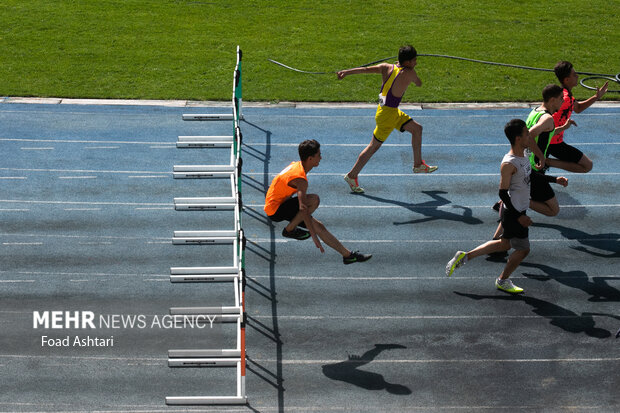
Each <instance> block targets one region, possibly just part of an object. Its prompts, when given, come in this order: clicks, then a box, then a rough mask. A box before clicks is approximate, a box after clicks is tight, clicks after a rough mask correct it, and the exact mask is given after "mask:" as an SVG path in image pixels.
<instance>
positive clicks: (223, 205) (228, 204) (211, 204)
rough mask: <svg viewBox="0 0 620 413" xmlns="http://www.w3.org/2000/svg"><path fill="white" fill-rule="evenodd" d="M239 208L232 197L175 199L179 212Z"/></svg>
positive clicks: (175, 205) (175, 206)
mask: <svg viewBox="0 0 620 413" xmlns="http://www.w3.org/2000/svg"><path fill="white" fill-rule="evenodd" d="M236 207H237V200H236V199H235V197H232V196H225V197H207V198H201V197H195V198H174V209H176V210H177V211H215V210H219V211H231V210H234V209H235V208H236Z"/></svg>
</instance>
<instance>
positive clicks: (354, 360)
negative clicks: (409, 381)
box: [323, 344, 411, 395]
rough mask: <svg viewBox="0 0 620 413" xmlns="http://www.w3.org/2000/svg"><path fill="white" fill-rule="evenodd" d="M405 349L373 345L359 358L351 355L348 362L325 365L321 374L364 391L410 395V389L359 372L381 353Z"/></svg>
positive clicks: (379, 377)
mask: <svg viewBox="0 0 620 413" xmlns="http://www.w3.org/2000/svg"><path fill="white" fill-rule="evenodd" d="M399 348H407V347H405V346H401V345H399V344H375V347H374V348H373V349H371V350H368V351H367V352H365V353H364V354H362V355H361V356H356V355H351V356H349V359H348V360H345V361H343V362H340V363H335V364H325V365H324V366H323V374H325V375H326V376H327V377H328V378H330V379H332V380H339V381H344V382H346V383H351V384H353V385H355V386H358V387H361V388H364V389H366V390H386V391H387V392H388V393H391V394H398V395H406V394H411V389H409V388H408V387H406V386H403V385H402V384H395V383H388V382H387V381H385V378H384V377H383V375H381V374H379V373H372V372H370V371H365V370H359V368H360V367H361V366H363V365H365V364H368V363H370V362H371V361H373V360H374V359H375V358H376V357H377V356H378V355H379V354H380V353H381V352H382V351H384V350H392V349H399Z"/></svg>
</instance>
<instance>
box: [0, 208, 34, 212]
mask: <svg viewBox="0 0 620 413" xmlns="http://www.w3.org/2000/svg"><path fill="white" fill-rule="evenodd" d="M28 211H30V210H29V209H23V208H22V209H19V208H0V212H28Z"/></svg>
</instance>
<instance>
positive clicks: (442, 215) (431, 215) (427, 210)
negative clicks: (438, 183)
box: [359, 191, 482, 225]
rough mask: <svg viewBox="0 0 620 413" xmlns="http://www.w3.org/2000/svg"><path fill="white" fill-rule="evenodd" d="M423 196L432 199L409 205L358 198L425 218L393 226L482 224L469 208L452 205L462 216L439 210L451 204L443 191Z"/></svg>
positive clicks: (392, 201)
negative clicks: (434, 222) (394, 207)
mask: <svg viewBox="0 0 620 413" xmlns="http://www.w3.org/2000/svg"><path fill="white" fill-rule="evenodd" d="M422 193H423V194H425V195H428V196H430V197H431V198H433V200H431V201H426V202H422V203H419V204H409V203H407V202H401V201H396V200H394V199H386V198H380V197H377V196H373V195H367V194H360V195H359V196H363V197H365V198H368V199H372V200H373V201H377V202H381V203H385V204H392V205H398V206H401V207H403V208H405V209H408V210H409V211H411V212H415V213H417V214H421V215H424V216H426V218H420V219H414V220H411V221H404V222H394V225H409V224H420V223H422V222H429V221H436V220H440V219H442V220H447V221H456V222H464V223H466V224H468V225H479V224H482V221H481V220H480V219H478V218H474V217H473V213H472V210H471V208H467V207H464V206H461V205H452V208H455V209H462V210H463V214H455V213H454V212H449V211H445V210H442V209H439V207H443V206H445V205H449V204H451V203H452V201H450V200H449V199H446V198H445V197H443V196H441V195H442V194H447V192H445V191H422Z"/></svg>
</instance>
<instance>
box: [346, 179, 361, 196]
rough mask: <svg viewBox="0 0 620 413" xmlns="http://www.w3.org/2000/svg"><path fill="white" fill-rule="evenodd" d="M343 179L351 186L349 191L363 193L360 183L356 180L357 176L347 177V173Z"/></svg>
mask: <svg viewBox="0 0 620 413" xmlns="http://www.w3.org/2000/svg"><path fill="white" fill-rule="evenodd" d="M344 181H345V182H346V183H348V184H349V186H350V187H351V192H355V193H356V194H363V193H364V188H362V187H360V184H359V183H358V182H357V178H355V179H351V178H349V174H346V175H345V176H344Z"/></svg>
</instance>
